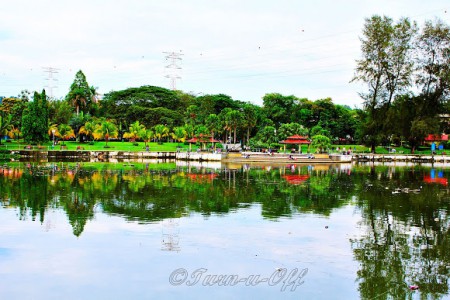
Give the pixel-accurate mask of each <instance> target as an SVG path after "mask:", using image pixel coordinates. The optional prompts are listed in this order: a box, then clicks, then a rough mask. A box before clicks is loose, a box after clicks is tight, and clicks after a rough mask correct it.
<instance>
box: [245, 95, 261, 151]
mask: <svg viewBox="0 0 450 300" xmlns="http://www.w3.org/2000/svg"><path fill="white" fill-rule="evenodd" d="M242 114H243V120H242V121H243V122H242V125H243V127H244V128H245V129H246V130H247V145H248V143H249V141H250V131H251V130H252V129H253V128H255V126H256V124H257V122H258V116H257V108H256V106H255V105H253V104H250V103H246V104H244V107H243V109H242Z"/></svg>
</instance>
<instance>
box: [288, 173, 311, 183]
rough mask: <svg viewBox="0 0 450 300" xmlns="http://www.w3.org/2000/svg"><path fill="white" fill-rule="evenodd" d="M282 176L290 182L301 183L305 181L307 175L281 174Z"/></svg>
mask: <svg viewBox="0 0 450 300" xmlns="http://www.w3.org/2000/svg"><path fill="white" fill-rule="evenodd" d="M283 178H284V179H286V181H287V182H288V183H290V184H295V185H296V184H301V183H303V182H305V181H306V180H307V179H308V178H309V175H283Z"/></svg>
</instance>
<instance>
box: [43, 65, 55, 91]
mask: <svg viewBox="0 0 450 300" xmlns="http://www.w3.org/2000/svg"><path fill="white" fill-rule="evenodd" d="M42 69H44V72H45V73H48V77H47V79H45V80H46V81H47V85H46V86H45V88H46V91H47V93H48V94H49V97H50V98H53V89H54V88H58V86H57V85H53V83H54V82H58V79H56V78H54V77H53V74H58V70H59V69H55V68H52V67H45V68H42ZM47 89H48V90H47Z"/></svg>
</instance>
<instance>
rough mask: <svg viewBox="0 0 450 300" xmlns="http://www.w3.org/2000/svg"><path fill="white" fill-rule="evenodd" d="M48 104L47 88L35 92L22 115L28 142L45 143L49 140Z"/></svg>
mask: <svg viewBox="0 0 450 300" xmlns="http://www.w3.org/2000/svg"><path fill="white" fill-rule="evenodd" d="M47 107H48V104H47V96H46V95H45V90H42V93H41V94H39V93H38V92H35V93H34V97H33V101H32V102H28V105H27V108H26V109H25V111H24V113H23V115H22V133H23V136H24V139H25V141H26V142H27V143H38V144H39V143H43V142H46V141H47V140H48V134H47V131H48V108H47Z"/></svg>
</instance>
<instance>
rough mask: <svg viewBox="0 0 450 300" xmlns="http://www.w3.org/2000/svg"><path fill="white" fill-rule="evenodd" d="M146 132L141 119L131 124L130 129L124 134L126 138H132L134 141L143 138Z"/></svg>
mask: <svg viewBox="0 0 450 300" xmlns="http://www.w3.org/2000/svg"><path fill="white" fill-rule="evenodd" d="M144 133H145V126H144V125H142V124H140V123H139V121H136V122H134V123H133V124H131V126H130V128H129V131H128V132H127V133H125V134H124V135H123V137H124V138H127V139H130V140H131V141H132V142H134V141H135V140H136V139H140V138H142V135H143V134H144Z"/></svg>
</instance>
